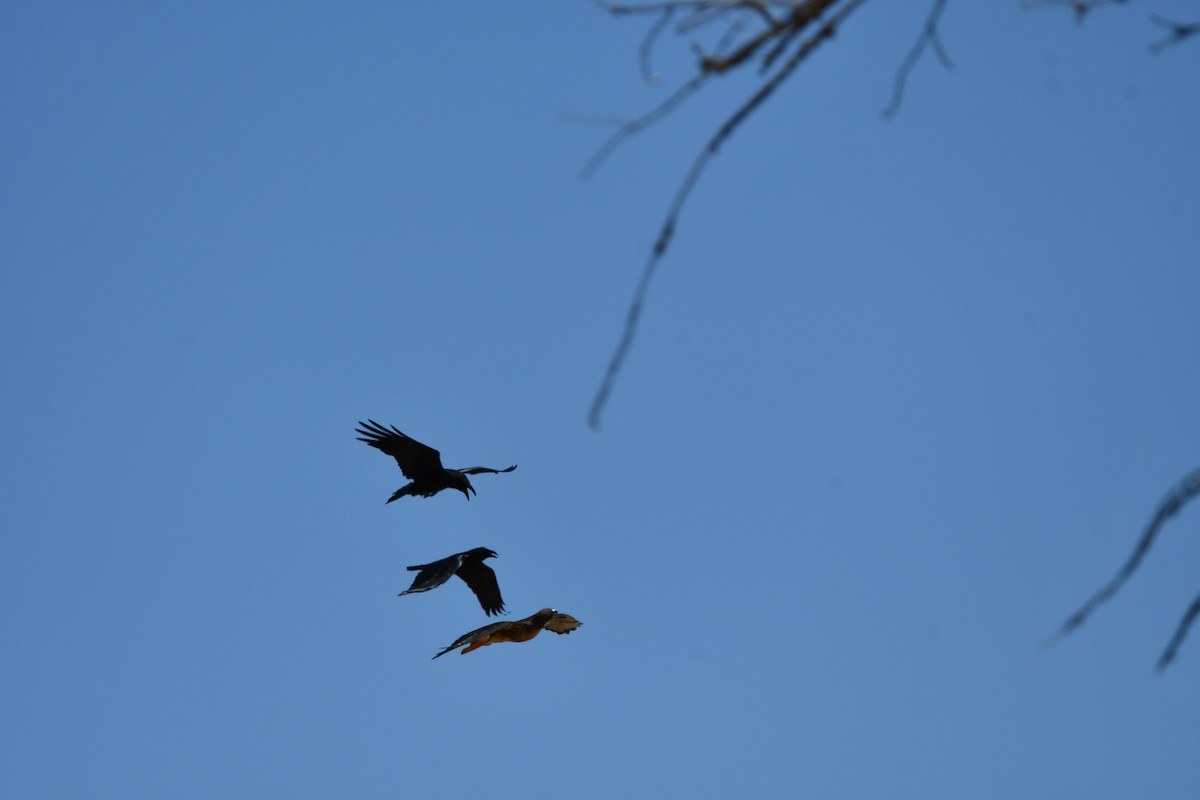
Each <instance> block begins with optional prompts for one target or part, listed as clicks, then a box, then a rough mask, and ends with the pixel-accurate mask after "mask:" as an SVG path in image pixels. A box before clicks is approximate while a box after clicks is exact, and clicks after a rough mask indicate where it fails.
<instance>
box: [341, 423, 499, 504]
mask: <svg viewBox="0 0 1200 800" xmlns="http://www.w3.org/2000/svg"><path fill="white" fill-rule="evenodd" d="M358 424H359V425H361V426H362V427H361V428H356V429H355V433H361V434H362V436H360V437H358V440H359V441H360V442H366V443H367V444H369V445H371V447H374V448H376V449H377V450H380V451H382V452H384V453H387V454H388V455H389V456H391V457H392V458H394V459H396V463H397V464H399V465H400V471H401V472H403V473H404V477H406V478H408V479H409V480H410V481H412V483H410V484H408V485H407V486H401V487H400V488H399V489H397V490H396V491H395V492H393V493H392V496H391V497H389V498H388V502H389V503H390V502H392V501H393V500H395V499H396V498H397V497H404V496H405V495H408V494H413V495H420V496H421V497H433V496H434V495H435V494H437V493H438V492H440V491H441V490H442V489H458V490H459V491H460V492H462V493H463V495H464V496H465V497H466V498H467V499H468V500H470V499H471V495H470V494H467V492H474V491H475V487H474V486H472V485H471V481H469V480H467V476H468V475H476V474H478V473H480V472H496V473H499V472H512V471H513V470H514V469H516V468H517V465H516V464H513V465H512V466H511V467H509V468H507V469H492V468H491V467H467V468H466V469H446V468H445V467H443V466H442V454H441V453H439V452H438V451H437V450H434V449H433V448H432V447H430V446H429V445H424V444H421V443H420V442H418V441H417V440H416V439H414V438H412V437H411V436H405V435H404V434H403V433H401V432H400V431H398V430H396V427H395V426H394V425H393V426H392V427H391V430H388V429H387V428H385V427H383V426H382V425H380V424H379V423H378V422H376V421H375V420H373V419H370V420H367V421H366V422H365V423H364V422H359V423H358ZM363 428H365V429H366V430H363Z"/></svg>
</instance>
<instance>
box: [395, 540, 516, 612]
mask: <svg viewBox="0 0 1200 800" xmlns="http://www.w3.org/2000/svg"><path fill="white" fill-rule="evenodd" d="M495 556H496V551H494V550H488V549H487V548H486V547H476V548H475V549H474V550H468V551H467V552H465V553H455V554H454V555H452V556H447V557H446V558H443V559H440V560H438V561H434V562H432V563H429V564H417V565H416V566H415V567H409V570H412V571H416V570H420V572H418V573H417V577H416V578H414V579H413V582H412V586H410V587H408V588H407V589H405V590H404V591H403V592H401V593H400V596H401V597H403V596H404V595H406V594H416V593H417V592H428V591H429V590H430V589H436V588H437V587H439V586H441V585H442V584H443V583H445V582H446V581H448V580H450V576H452V575H457V576H458V577H460V578H462V579H463V580H464V581H466V584H467V586H470V587H471V591H472V592H474V593H475V596H476V597H478V598H479V605H481V606H483V611H484V613H485V614H487V615H488V616H489V617H490V616H491V615H492V614H501V613H503V612H504V598H502V597H501V596H500V585H499V584H498V583H496V573H495V572H493V571H492V568H491V567H489V566H488V565H487V564H484V563H483V560H484V559H485V558H495Z"/></svg>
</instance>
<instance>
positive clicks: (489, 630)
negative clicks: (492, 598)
mask: <svg viewBox="0 0 1200 800" xmlns="http://www.w3.org/2000/svg"><path fill="white" fill-rule="evenodd" d="M518 624H520V623H517V622H508V621H507V620H506V621H504V622H493V623H492V624H491V625H484V626H483V627H482V628H476V629H475V630H473V631H471V632H470V633H464V634H463V635H462V636H460V637H458V638H457V639H455V640H454V644H452V645H450V646H449V647H447V648H445V649H444V650H442V652H440V653H438V654H437V655H436V656H434V658H438V657H440V656H444V655H446V653H449V652H450V651H451V650H453V649H455V648H456V647H462V646H463V645H466V644H471V643H472V642H474V641H476V640H477V639H482V638H483V637H485V636H490V635H491V634H493V633H497V632H499V631H502V630H505V629H507V628H510V627H512V626H513V625H518Z"/></svg>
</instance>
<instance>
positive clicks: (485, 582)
mask: <svg viewBox="0 0 1200 800" xmlns="http://www.w3.org/2000/svg"><path fill="white" fill-rule="evenodd" d="M465 555H466V558H464V559H463V561H462V564H461V566H459V568H458V577H460V578H462V579H463V581H465V582H466V584H467V586H470V587H471V591H472V592H474V593H475V596H476V597H477V598H479V605H480V606H482V607H483V612H484V613H485V614H487V615H488V616H489V617H490V616H491V615H492V614H502V613H504V598H503V597H501V596H500V584H499V583H497V582H496V572H495V571H494V570H493V569H492V568H491V567H489V566H488V565H487V564H485V563H483V559H484V558H485V557H486V556H487V555H493V556H494V555H495V553H493V552H491V551H490V550H487V551H484V554H483V555H477V554H476V551H474V550H473V551H471V553H467V554H465Z"/></svg>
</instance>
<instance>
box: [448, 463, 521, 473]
mask: <svg viewBox="0 0 1200 800" xmlns="http://www.w3.org/2000/svg"><path fill="white" fill-rule="evenodd" d="M516 468H517V465H516V464H513V465H512V466H511V467H507V468H505V469H492V468H491V467H467V468H466V469H460V470H458V472H461V473H463V474H465V475H478V474H479V473H481V472H494V473H496V474H497V475H498V474H500V473H501V472H512V471H513V470H514V469H516Z"/></svg>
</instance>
